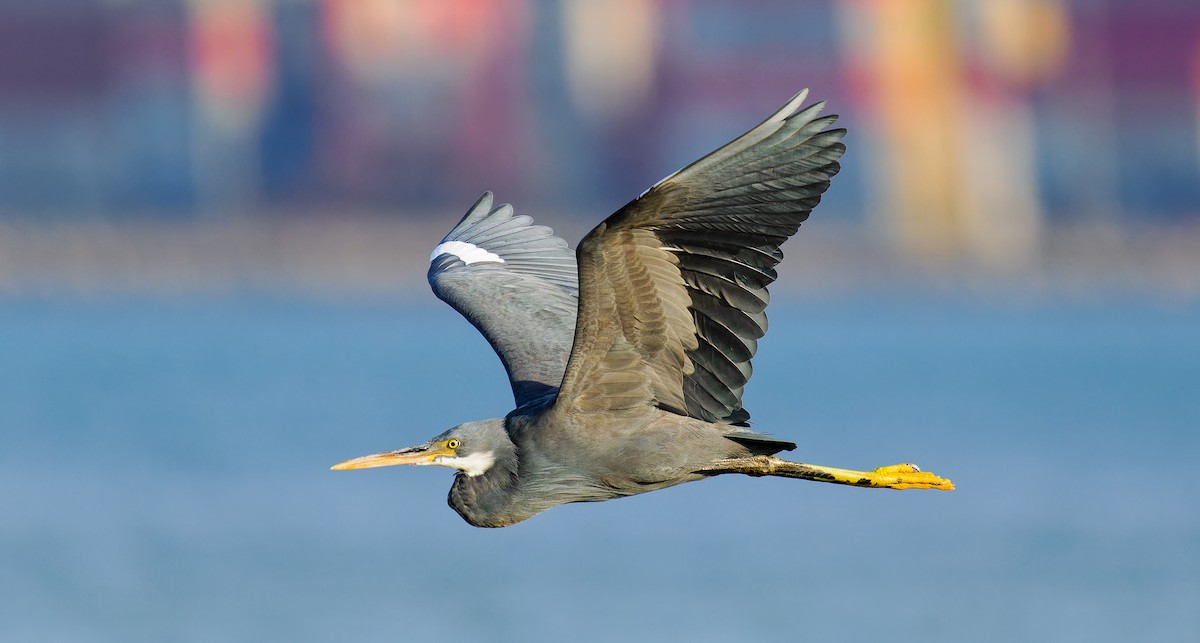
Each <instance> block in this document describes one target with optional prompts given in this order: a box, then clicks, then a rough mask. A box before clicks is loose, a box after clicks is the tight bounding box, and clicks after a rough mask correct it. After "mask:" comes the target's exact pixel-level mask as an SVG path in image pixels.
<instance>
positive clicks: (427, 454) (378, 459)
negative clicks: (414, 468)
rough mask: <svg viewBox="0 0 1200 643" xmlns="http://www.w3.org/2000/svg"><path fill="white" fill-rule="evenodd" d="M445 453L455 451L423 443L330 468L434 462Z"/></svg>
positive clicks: (366, 467) (341, 468)
mask: <svg viewBox="0 0 1200 643" xmlns="http://www.w3.org/2000/svg"><path fill="white" fill-rule="evenodd" d="M443 455H454V452H453V451H451V450H450V449H447V448H446V447H444V446H441V445H432V444H422V445H420V446H415V447H409V448H407V449H400V450H399V451H387V452H385V453H376V454H374V455H364V456H363V457H361V458H354V459H353V460H346V461H345V462H339V463H337V464H335V465H333V466H332V467H330V469H333V470H334V471H345V470H347V469H372V468H375V467H390V466H393V465H397V464H433V461H434V460H435V459H437V458H438V457H439V456H443Z"/></svg>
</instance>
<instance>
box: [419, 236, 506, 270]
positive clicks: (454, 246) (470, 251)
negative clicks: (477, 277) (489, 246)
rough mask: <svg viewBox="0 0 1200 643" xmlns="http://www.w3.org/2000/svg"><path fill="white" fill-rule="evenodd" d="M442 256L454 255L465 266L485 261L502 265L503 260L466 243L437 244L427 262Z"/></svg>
mask: <svg viewBox="0 0 1200 643" xmlns="http://www.w3.org/2000/svg"><path fill="white" fill-rule="evenodd" d="M442 255H454V256H455V257H458V258H459V259H462V262H463V263H465V264H467V265H470V264H473V263H481V262H486V261H491V262H495V263H504V259H501V258H500V255H498V254H496V253H494V252H489V251H487V250H485V249H483V248H480V247H479V246H477V245H475V244H473V243H467V242H466V241H447V242H445V243H439V244H438V247H436V248H434V249H433V253H432V254H430V255H429V261H431V262H432V261H433V260H434V259H437V258H438V257H440V256H442Z"/></svg>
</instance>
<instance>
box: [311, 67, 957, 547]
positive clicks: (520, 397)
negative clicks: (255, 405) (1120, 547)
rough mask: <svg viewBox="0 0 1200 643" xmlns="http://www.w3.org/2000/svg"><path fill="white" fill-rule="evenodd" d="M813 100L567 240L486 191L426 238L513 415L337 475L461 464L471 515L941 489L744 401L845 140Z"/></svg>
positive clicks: (498, 519)
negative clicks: (851, 456) (777, 287)
mask: <svg viewBox="0 0 1200 643" xmlns="http://www.w3.org/2000/svg"><path fill="white" fill-rule="evenodd" d="M807 94H808V90H804V91H801V92H800V93H799V94H797V95H796V96H794V97H793V98H792V99H791V100H789V101H788V102H787V104H786V105H784V106H783V107H782V108H781V109H780V110H779V111H778V112H776V113H775V114H773V115H772V116H771V117H770V118H768V119H766V120H765V121H763V122H762V123H761V124H759V125H758V126H757V127H755V128H753V129H751V130H750V131H749V132H747V133H746V134H744V135H742V136H740V137H738V138H736V139H734V140H733V141H732V142H730V143H729V144H727V145H725V146H724V147H721V148H720V149H718V150H717V151H715V152H713V153H711V154H709V155H708V156H705V157H704V158H702V159H700V160H699V161H696V162H695V163H692V164H691V165H689V166H687V167H685V168H683V169H682V170H679V171H678V172H676V173H674V174H672V175H670V176H668V177H666V178H664V179H663V180H661V181H659V182H658V183H657V184H655V185H654V186H653V187H651V188H650V189H648V190H646V191H645V192H643V193H642V194H641V195H640V196H639V197H637V198H636V199H634V200H633V201H631V202H629V204H628V205H626V206H624V207H622V208H621V209H620V210H618V211H617V212H616V213H615V214H613V215H612V216H610V217H608V218H607V219H605V220H604V221H603V222H602V223H600V224H599V225H598V226H596V227H595V228H594V229H593V230H592V231H591V232H590V233H588V235H587V236H585V237H584V238H583V240H582V241H580V243H579V248H578V249H577V250H576V251H575V252H572V251H571V249H570V247H569V246H568V245H567V243H566V242H565V241H563V240H562V239H560V238H558V237H556V236H555V235H554V233H553V231H551V230H550V228H547V227H545V226H541V225H535V224H534V223H533V220H532V219H531V218H530V217H528V216H525V215H517V214H514V212H513V208H512V206H510V205H507V204H505V205H501V206H499V207H493V199H492V194H491V193H485V194H484V195H483V197H482V198H480V199H479V201H478V202H476V203H475V205H474V206H472V207H471V208H470V210H468V211H467V214H466V215H465V216H464V217H463V218H462V220H461V221H459V223H458V225H456V226H454V228H453V229H452V230H451V231H450V233H449V234H447V235H446V237H445V238H444V239H443V240H442V241H441V243H440V244H438V245H437V247H435V248H434V250H433V253H432V254H431V255H430V266H429V274H428V277H429V283H430V285H431V286H432V287H433V292H434V293H435V294H436V295H437V296H438V297H439V298H440V299H442V300H443V301H445V302H446V303H448V304H450V305H451V306H452V307H453V308H454V309H455V310H457V311H458V312H459V313H460V314H462V315H463V316H464V317H466V318H467V320H468V321H470V322H471V324H473V325H474V326H475V328H477V329H478V330H479V332H480V333H482V334H483V336H484V337H485V338H487V341H488V343H489V344H491V346H492V348H493V349H494V350H495V351H496V354H497V355H499V357H500V361H501V362H503V364H504V368H505V370H506V371H507V373H508V379H509V383H510V384H511V386H512V393H513V398H514V400H515V402H516V408H515V409H514V410H513V411H511V412H509V413H508V415H506V416H505V417H503V418H495V419H490V420H481V421H476V422H467V423H465V424H460V425H458V426H456V427H454V428H452V429H450V430H448V431H446V432H444V433H442V434H441V435H438V436H437V437H435V438H433V439H432V440H430V441H428V442H425V443H424V444H419V445H417V446H413V447H409V448H407V449H400V450H398V451H388V452H385V453H378V454H375V455H369V456H364V457H361V458H355V459H353V460H348V461H346V462H342V463H340V464H337V465H334V467H333V468H334V469H364V468H370V467H382V466H389V465H398V464H411V465H439V466H443V467H450V468H453V469H456V470H457V474H456V475H455V478H454V483H453V485H452V486H451V488H450V494H449V503H450V506H451V507H453V508H454V510H455V511H457V512H458V513H459V515H461V516H462V517H463V519H465V520H466V521H467V522H468V523H470V524H472V525H475V526H477V527H505V526H508V525H512V524H514V523H517V522H520V521H522V520H525V519H527V518H529V517H531V516H534V515H536V514H538V513H540V512H542V511H545V510H547V509H550V508H551V507H555V506H558V505H561V504H564V503H569V502H595V501H601V500H610V499H613V498H620V497H624V496H631V495H635V494H640V493H645V492H647V491H654V490H656V489H663V488H665V487H670V486H673V485H677V484H680V483H684V482H691V481H693V480H700V479H703V478H707V477H711V476H715V475H719V474H724V473H741V474H746V475H752V476H764V475H769V476H783V477H791V478H802V479H807V480H818V481H822V482H832V483H837V484H844V485H853V486H858V487H877V488H892V489H912V488H916V489H930V488H931V489H953V488H954V486H953V484H952V483H951V482H950V481H949V480H946V479H943V478H940V477H938V476H936V475H934V474H932V473H929V472H924V471H921V470H920V469H918V468H917V467H916V466H914V465H911V464H899V465H892V466H887V467H881V468H878V469H874V470H872V471H852V470H847V469H837V468H833V467H825V466H818V465H811V464H801V463H798V462H791V461H788V460H783V459H781V458H779V457H777V456H776V455H775V454H776V453H779V452H781V451H790V450H792V449H794V448H796V444H795V443H793V442H789V441H787V440H782V439H779V438H776V437H773V436H770V435H767V434H764V433H760V432H758V431H755V430H753V429H751V428H750V424H749V418H750V414H749V413H748V412H747V411H746V409H745V408H743V407H742V391H743V389H744V387H745V386H746V383H747V381H749V379H750V371H751V369H750V361H751V358H753V357H754V353H755V351H756V349H757V344H758V339H759V338H761V337H762V336H763V335H764V334H765V333H766V330H767V317H766V314H765V310H766V307H767V302H768V300H769V296H768V293H767V286H768V285H770V284H771V283H772V282H773V281H775V278H776V276H777V275H776V272H775V266H776V265H777V264H778V263H779V262H780V261H781V260H782V259H783V253H782V252H781V250H780V246H781V245H782V244H783V242H784V241H786V240H787V239H788V237H790V236H792V235H793V234H795V232H796V230H797V229H799V227H800V224H801V223H802V222H803V221H804V220H805V219H807V218H808V215H809V212H811V211H812V209H813V208H814V207H816V205H817V203H818V202H819V201H820V200H821V195H822V194H823V193H824V192H825V190H826V189H828V187H829V181H830V179H832V178H833V176H834V175H835V174H837V173H838V170H839V169H840V165H839V164H838V159H839V158H841V156H842V153H843V152H844V151H845V149H846V147H845V145H844V144H843V143H842V137H843V136H844V135H845V133H846V130H845V129H830V126H831V125H832V124H833V123H834V121H835V120H836V119H837V116H821V115H820V114H821V111H822V110H823V108H824V103H823V102H819V103H816V104H813V105H811V106H808V107H806V108H804V109H800V106H801V105H802V104H803V103H804V101H805V98H806V97H807Z"/></svg>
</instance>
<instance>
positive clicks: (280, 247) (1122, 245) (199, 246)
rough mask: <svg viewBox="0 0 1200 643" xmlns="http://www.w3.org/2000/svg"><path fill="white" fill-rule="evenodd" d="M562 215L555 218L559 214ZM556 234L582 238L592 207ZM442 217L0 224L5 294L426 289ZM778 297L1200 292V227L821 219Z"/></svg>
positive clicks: (792, 251)
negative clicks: (984, 242) (959, 245)
mask: <svg viewBox="0 0 1200 643" xmlns="http://www.w3.org/2000/svg"><path fill="white" fill-rule="evenodd" d="M548 223H555V222H548ZM558 223H560V225H557V226H556V232H557V233H558V234H559V235H560V236H562V237H564V238H566V239H568V240H569V241H571V242H572V243H574V242H575V241H576V240H577V239H578V238H579V237H580V236H581V235H582V234H583V233H584V232H586V225H587V224H586V222H585V221H584V218H582V217H575V218H572V217H564V218H562V220H561V221H560V222H558ZM448 225H449V224H448V221H447V220H446V219H445V218H444V217H409V218H403V219H400V218H395V217H384V216H378V215H367V214H363V215H342V216H338V217H328V216H323V217H318V216H308V217H300V218H291V217H289V218H286V219H284V218H278V217H270V216H266V217H246V218H225V219H208V220H204V219H202V220H192V221H166V220H161V219H155V220H140V221H128V220H121V221H107V220H70V221H67V220H59V221H56V222H53V223H43V222H35V221H30V220H21V219H9V220H7V221H2V222H0V294H4V295H9V296H13V295H17V296H19V295H46V296H68V297H69V296H88V297H95V296H120V295H189V294H223V293H237V292H247V291H253V292H260V291H266V292H279V293H287V294H297V295H318V296H338V295H349V296H389V297H390V296H408V295H411V294H414V293H417V292H421V293H424V292H425V289H426V285H425V280H424V277H425V270H426V268H427V265H428V264H427V262H428V256H429V254H428V253H429V250H430V249H431V248H432V247H433V246H435V245H436V244H437V241H438V240H439V239H440V238H441V236H442V235H443V234H444V233H445V230H446V228H448ZM784 251H785V253H786V255H787V258H786V259H785V261H784V262H783V264H782V265H781V266H780V280H779V281H778V282H777V283H776V284H775V285H774V286H773V287H772V290H773V291H774V292H776V293H792V292H795V293H838V292H844V291H854V290H880V289H890V288H916V289H931V290H935V291H936V290H949V291H954V290H962V289H971V290H974V289H988V290H1003V291H1012V292H1020V293H1032V294H1050V295H1053V294H1088V293H1095V292H1101V293H1102V292H1111V291H1121V292H1145V293H1148V294H1151V295H1155V296H1165V297H1171V298H1187V299H1191V298H1196V297H1200V226H1195V225H1191V226H1179V227H1166V226H1160V227H1151V228H1123V227H1118V226H1109V225H1095V224H1089V225H1075V226H1059V227H1051V228H1049V229H1047V230H1046V231H1045V232H1044V234H1043V235H1042V237H1041V242H1040V245H1039V249H1038V250H1037V251H1036V252H1035V253H1033V254H1032V256H1031V257H1030V259H1028V260H1024V261H1021V262H1018V265H1007V266H997V265H994V264H991V265H989V264H987V263H985V262H981V261H976V260H973V259H971V258H970V257H967V258H958V259H942V260H931V259H923V258H920V257H913V256H906V255H905V254H903V253H901V252H899V251H898V250H897V249H896V248H895V246H894V245H893V244H890V243H889V242H888V240H887V239H886V238H885V237H884V235H883V234H882V233H874V232H872V231H871V230H870V229H864V228H862V227H859V226H850V225H847V224H844V223H830V222H821V223H820V224H817V223H816V222H812V223H810V224H807V225H805V226H804V229H803V230H802V231H801V232H800V234H799V235H797V237H796V238H794V239H792V240H791V241H789V242H788V244H787V245H786V246H785V247H784Z"/></svg>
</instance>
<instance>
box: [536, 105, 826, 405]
mask: <svg viewBox="0 0 1200 643" xmlns="http://www.w3.org/2000/svg"><path fill="white" fill-rule="evenodd" d="M806 96H807V90H805V91H802V92H800V93H799V94H797V95H796V96H795V97H793V98H792V100H790V101H789V102H788V103H787V105H785V106H784V107H783V108H782V109H781V110H779V112H778V113H776V114H775V115H773V116H771V117H770V118H768V119H767V120H766V121H764V122H763V123H762V124H760V125H759V126H758V127H755V128H754V129H752V130H750V131H749V132H747V133H746V134H744V135H742V136H741V137H739V138H737V139H735V140H734V141H733V142H731V143H729V144H728V145H726V146H724V147H722V148H721V149H719V150H717V151H715V152H713V153H712V154H709V155H708V156H706V157H704V158H702V159H700V160H699V161H697V162H695V163H693V164H691V165H689V166H688V167H686V168H684V169H682V170H680V171H679V172H676V173H675V174H672V175H671V176H669V177H667V178H665V179H663V180H662V181H660V182H659V183H658V184H657V185H655V186H654V187H653V188H651V189H650V190H647V191H646V192H645V193H644V194H642V196H640V197H638V198H637V199H635V200H634V201H633V202H631V203H629V204H628V205H626V206H625V207H623V208H621V209H620V210H619V211H617V212H616V213H615V214H613V215H612V216H610V217H609V218H608V219H607V220H605V221H604V222H603V223H601V224H600V225H599V226H597V227H596V228H595V229H594V230H592V231H591V232H590V233H589V234H588V235H587V236H586V237H585V238H584V239H583V241H582V242H580V245H579V251H578V261H579V288H580V290H579V292H580V302H579V303H580V305H579V316H578V320H577V327H576V330H575V343H574V348H573V349H572V352H571V357H570V361H569V363H568V366H567V371H566V375H565V379H564V380H563V382H562V387H561V390H560V391H559V394H558V400H557V402H556V408H559V407H561V408H562V409H573V410H576V411H579V412H593V411H605V412H610V413H611V412H620V411H621V410H634V409H638V408H644V405H646V404H654V405H656V406H658V407H660V408H664V409H667V410H670V411H673V412H675V413H679V414H683V415H690V416H692V417H695V418H699V419H703V420H707V421H710V422H718V421H720V422H729V423H743V422H745V421H746V420H747V419H749V414H748V413H747V412H746V411H745V410H744V409H743V408H742V390H743V388H744V387H745V385H746V382H747V381H748V380H749V379H750V359H751V358H752V357H753V356H754V353H755V350H756V349H757V340H758V338H760V337H762V336H763V334H764V333H766V330H767V317H766V314H765V312H764V311H765V309H766V307H767V302H768V300H769V297H768V294H767V286H768V285H769V284H770V283H771V282H773V281H774V280H775V278H776V276H777V275H776V272H775V265H776V264H778V263H779V262H780V260H782V259H783V253H782V252H781V251H780V249H779V248H780V245H781V244H782V243H783V242H784V241H785V240H787V238H788V237H790V236H791V235H792V234H794V233H795V232H796V230H797V229H798V228H799V227H800V223H801V222H803V221H804V220H805V219H807V218H808V214H809V212H810V211H812V209H813V208H814V207H815V206H816V205H817V203H818V202H819V201H820V200H821V194H822V193H824V192H825V190H826V189H827V188H828V187H829V180H830V179H831V178H832V177H833V176H834V175H835V174H837V172H838V170H839V169H840V166H839V165H838V159H839V158H840V157H841V156H842V153H843V152H844V151H845V149H846V148H845V145H843V144H842V143H841V139H842V136H843V135H844V134H845V130H844V129H834V130H826V128H827V127H829V126H830V125H831V124H832V123H833V122H834V120H836V118H837V117H836V116H827V117H823V118H819V117H818V115H819V113H820V111H821V109H822V108H823V107H824V103H817V104H815V105H812V106H810V107H807V108H805V109H804V110H802V111H799V112H797V111H796V110H797V108H798V107H799V106H800V104H801V103H802V102H803V101H804V99H805V97H806Z"/></svg>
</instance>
